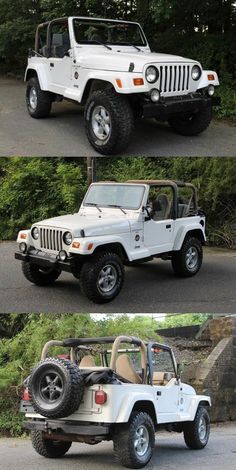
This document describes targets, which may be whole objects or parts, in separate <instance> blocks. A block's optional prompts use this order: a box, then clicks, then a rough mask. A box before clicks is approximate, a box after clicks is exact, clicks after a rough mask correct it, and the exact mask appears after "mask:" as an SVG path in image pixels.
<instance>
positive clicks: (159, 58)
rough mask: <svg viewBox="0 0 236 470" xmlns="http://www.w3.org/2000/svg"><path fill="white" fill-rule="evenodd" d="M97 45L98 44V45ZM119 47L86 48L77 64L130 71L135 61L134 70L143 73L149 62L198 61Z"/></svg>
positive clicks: (108, 69) (85, 66)
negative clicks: (95, 49) (107, 48)
mask: <svg viewBox="0 0 236 470" xmlns="http://www.w3.org/2000/svg"><path fill="white" fill-rule="evenodd" d="M96 47H97V46H96ZM118 50H119V47H118V46H116V47H115V48H114V47H113V50H112V51H109V50H106V49H105V48H104V50H103V48H102V50H101V48H100V47H98V48H97V52H95V51H94V47H93V48H86V51H80V52H79V55H78V58H77V64H78V63H80V65H81V66H82V67H83V68H86V69H96V70H105V71H116V72H128V71H129V66H130V63H131V62H132V63H134V72H136V73H142V72H143V69H144V67H145V66H146V65H148V64H154V63H171V62H174V63H176V62H177V63H186V62H188V63H193V64H194V63H195V64H196V63H198V62H197V61H194V60H191V59H186V58H185V57H181V56H176V55H171V54H161V53H156V52H148V53H146V52H138V51H136V50H135V49H134V50H133V51H132V52H131V50H130V47H129V48H127V52H125V50H124V49H123V50H122V52H117V51H118Z"/></svg>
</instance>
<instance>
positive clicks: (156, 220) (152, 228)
mask: <svg viewBox="0 0 236 470" xmlns="http://www.w3.org/2000/svg"><path fill="white" fill-rule="evenodd" d="M205 241H206V236H205V216H204V213H203V212H202V210H201V209H199V208H198V203H197V190H196V188H195V187H194V186H193V185H192V184H191V183H182V182H179V181H177V182H175V181H168V180H153V181H145V180H144V181H141V180H140V181H128V182H126V183H114V182H101V183H93V184H92V185H91V186H90V187H89V189H88V192H87V194H86V196H85V198H84V200H83V202H82V205H81V207H80V210H79V212H78V213H76V214H71V215H64V216H60V217H55V218H52V219H48V220H43V221H40V222H37V223H35V224H33V226H32V228H31V229H30V230H21V231H20V232H19V234H18V238H17V242H18V243H19V251H17V252H16V253H15V258H16V259H18V260H21V261H22V262H23V263H22V269H23V273H24V275H25V277H26V279H28V280H29V281H30V282H32V283H34V284H36V285H39V286H43V285H51V284H53V283H54V282H55V281H56V279H57V278H58V277H59V275H60V274H61V271H67V272H71V273H72V274H73V275H74V276H75V277H76V278H78V279H80V286H81V288H82V290H83V292H84V293H85V295H86V296H87V297H88V298H89V299H90V300H92V301H94V302H96V303H104V302H109V301H110V300H112V299H114V297H116V296H117V295H118V294H119V292H120V290H121V288H122V285H123V280H124V264H128V265H134V264H137V263H140V262H144V261H150V260H152V259H153V258H162V259H165V260H171V262H172V266H173V269H174V271H175V272H176V273H177V274H178V275H181V276H185V277H189V276H193V275H195V274H196V273H197V272H198V271H199V269H200V267H201V264H202V257H203V252H202V245H203V244H204V243H205Z"/></svg>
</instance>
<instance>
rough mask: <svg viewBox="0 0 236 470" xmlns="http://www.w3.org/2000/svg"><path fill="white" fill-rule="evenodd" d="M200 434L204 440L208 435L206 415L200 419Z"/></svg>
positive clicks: (201, 439) (200, 437)
mask: <svg viewBox="0 0 236 470" xmlns="http://www.w3.org/2000/svg"><path fill="white" fill-rule="evenodd" d="M198 434H199V439H200V441H202V442H204V441H205V439H206V436H207V423H206V420H205V418H204V416H202V417H201V418H200V420H199V425H198Z"/></svg>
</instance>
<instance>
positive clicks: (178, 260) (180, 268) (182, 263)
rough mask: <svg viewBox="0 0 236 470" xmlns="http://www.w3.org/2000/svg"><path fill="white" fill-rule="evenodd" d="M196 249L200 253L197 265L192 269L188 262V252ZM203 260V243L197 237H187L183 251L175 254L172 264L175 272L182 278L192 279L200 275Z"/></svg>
mask: <svg viewBox="0 0 236 470" xmlns="http://www.w3.org/2000/svg"><path fill="white" fill-rule="evenodd" d="M191 247H194V248H195V249H196V250H197V253H198V260H197V264H196V266H195V267H194V268H193V269H190V268H189V267H188V265H187V262H186V255H187V252H188V250H189V249H190V248H191ZM202 259H203V250H202V243H201V242H200V240H198V238H195V237H191V236H190V237H186V238H185V240H184V242H183V245H182V247H181V249H180V250H179V251H175V252H173V255H172V259H171V263H172V267H173V270H174V272H175V273H176V274H177V275H178V276H181V277H192V276H195V274H197V273H198V271H199V270H200V268H201V265H202Z"/></svg>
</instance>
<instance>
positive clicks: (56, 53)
mask: <svg viewBox="0 0 236 470" xmlns="http://www.w3.org/2000/svg"><path fill="white" fill-rule="evenodd" d="M48 55H49V58H48V67H49V83H50V90H51V91H53V92H54V93H58V94H59V95H64V94H65V90H66V89H67V88H69V87H71V83H72V55H73V52H72V49H71V43H70V34H69V27H68V20H67V19H63V20H55V21H52V22H51V23H50V25H49V27H48Z"/></svg>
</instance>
